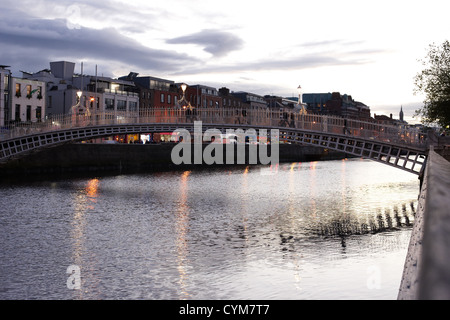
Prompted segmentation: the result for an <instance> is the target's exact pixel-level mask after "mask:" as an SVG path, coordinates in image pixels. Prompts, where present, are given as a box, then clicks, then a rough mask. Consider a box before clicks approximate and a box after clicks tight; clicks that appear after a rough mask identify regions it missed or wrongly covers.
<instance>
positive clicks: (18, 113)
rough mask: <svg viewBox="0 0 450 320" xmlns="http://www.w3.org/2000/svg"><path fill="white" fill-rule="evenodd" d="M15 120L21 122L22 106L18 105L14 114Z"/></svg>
mask: <svg viewBox="0 0 450 320" xmlns="http://www.w3.org/2000/svg"><path fill="white" fill-rule="evenodd" d="M14 120H16V121H20V104H16V107H15V112H14Z"/></svg>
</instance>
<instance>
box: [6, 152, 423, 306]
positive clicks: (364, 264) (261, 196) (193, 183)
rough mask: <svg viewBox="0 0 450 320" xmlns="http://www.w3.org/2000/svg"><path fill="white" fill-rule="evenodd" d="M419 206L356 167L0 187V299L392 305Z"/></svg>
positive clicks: (352, 163)
mask: <svg viewBox="0 0 450 320" xmlns="http://www.w3.org/2000/svg"><path fill="white" fill-rule="evenodd" d="M418 192H419V181H418V179H417V176H415V175H412V174H410V173H407V172H403V171H401V170H399V169H395V168H392V167H389V166H386V165H383V164H379V163H376V162H372V161H367V160H361V159H349V160H347V159H346V160H338V161H323V162H302V163H285V164H280V165H278V166H274V167H267V166H264V167H261V166H252V167H235V168H226V167H224V168H215V169H209V170H205V169H202V170H192V171H172V172H160V173H145V174H130V175H108V176H101V175H95V174H93V175H92V176H91V177H83V178H70V179H69V178H65V179H56V178H48V179H43V180H40V181H29V182H8V183H6V182H3V183H1V184H0V245H1V251H0V299H86V300H88V299H156V300H159V299H169V300H175V299H177V300H178V299H193V300H197V299H288V300H290V299H396V298H397V293H398V289H399V286H400V280H401V276H402V271H403V264H404V261H405V257H406V251H407V247H408V243H409V238H410V234H411V224H412V223H413V221H414V208H415V206H416V202H417V196H418ZM68 269H69V271H68ZM68 272H73V273H68Z"/></svg>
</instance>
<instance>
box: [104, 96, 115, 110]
mask: <svg viewBox="0 0 450 320" xmlns="http://www.w3.org/2000/svg"><path fill="white" fill-rule="evenodd" d="M105 109H106V110H114V99H110V98H105Z"/></svg>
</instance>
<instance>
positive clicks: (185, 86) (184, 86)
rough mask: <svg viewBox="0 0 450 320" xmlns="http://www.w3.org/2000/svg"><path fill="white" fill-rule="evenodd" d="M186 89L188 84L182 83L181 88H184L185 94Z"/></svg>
mask: <svg viewBox="0 0 450 320" xmlns="http://www.w3.org/2000/svg"><path fill="white" fill-rule="evenodd" d="M186 89H187V84H186V83H182V84H181V90H183V96H184V93H185V91H186Z"/></svg>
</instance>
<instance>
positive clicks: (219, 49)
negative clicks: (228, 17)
mask: <svg viewBox="0 0 450 320" xmlns="http://www.w3.org/2000/svg"><path fill="white" fill-rule="evenodd" d="M166 42H167V43H169V44H194V45H199V46H202V47H203V50H205V51H206V52H209V53H211V54H212V55H214V56H216V57H221V56H226V55H227V54H228V53H230V52H231V51H235V50H239V49H241V48H242V47H243V44H244V41H242V39H241V38H239V37H238V36H236V35H234V34H232V33H230V32H226V31H221V30H210V29H207V30H202V31H200V32H197V33H193V34H190V35H186V36H182V37H178V38H174V39H169V40H167V41H166Z"/></svg>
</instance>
